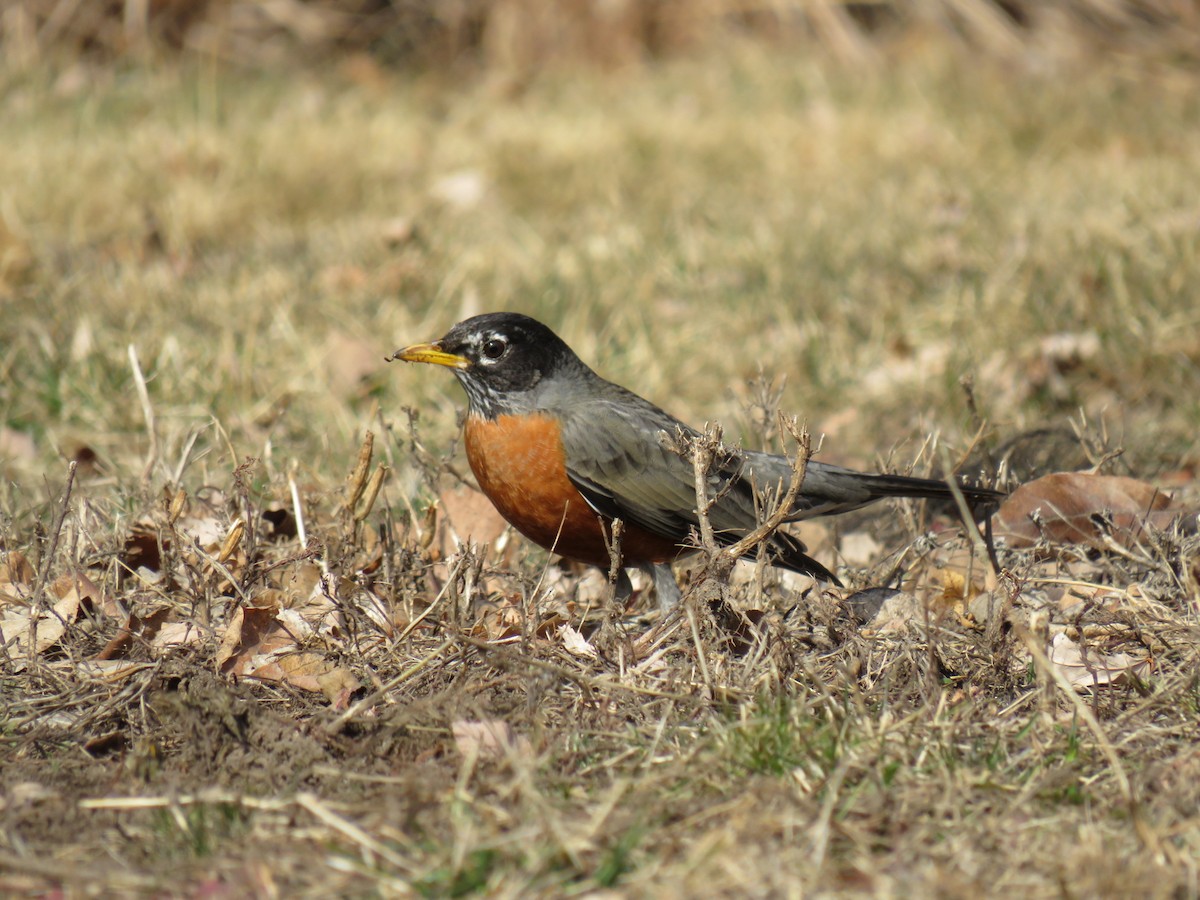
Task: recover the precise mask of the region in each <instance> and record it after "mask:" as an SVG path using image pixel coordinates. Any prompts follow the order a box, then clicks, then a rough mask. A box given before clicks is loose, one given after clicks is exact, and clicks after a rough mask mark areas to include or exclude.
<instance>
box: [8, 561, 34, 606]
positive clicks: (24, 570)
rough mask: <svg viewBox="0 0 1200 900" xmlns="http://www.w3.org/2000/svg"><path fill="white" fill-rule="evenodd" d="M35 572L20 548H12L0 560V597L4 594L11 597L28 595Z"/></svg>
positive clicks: (31, 591) (19, 597) (31, 590)
mask: <svg viewBox="0 0 1200 900" xmlns="http://www.w3.org/2000/svg"><path fill="white" fill-rule="evenodd" d="M36 578H37V573H36V572H34V571H33V566H32V565H31V564H30V562H29V560H28V559H26V558H25V554H24V553H22V552H21V551H20V550H13V551H12V552H11V553H9V554H8V555H7V556H5V557H4V561H3V562H0V598H2V597H4V596H5V595H7V596H9V597H11V598H12V599H17V600H19V599H21V598H23V597H28V596H30V595H31V594H32V593H33V582H34V580H35V579H36Z"/></svg>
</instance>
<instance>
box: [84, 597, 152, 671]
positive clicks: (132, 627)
mask: <svg viewBox="0 0 1200 900" xmlns="http://www.w3.org/2000/svg"><path fill="white" fill-rule="evenodd" d="M170 614H171V610H170V608H169V607H166V606H160V607H159V608H158V609H155V610H152V611H150V612H149V613H146V615H144V616H138V615H135V614H134V613H130V614H129V618H128V619H126V621H125V624H124V625H122V626H121V628H120V629H119V630H118V631H117V634H116V636H115V637H114V638H113V639H112V640H111V641H109V642H108V643H107V644H106V645H105V647H104V649H103V650H101V651H100V652H99V653H97V654H96V656H95V657H94V660H95V661H105V660H113V659H122V658H124V657H125V655H126V654H127V653H128V652H129V650H130V649H131V648H132V647H133V645H134V644H135V643H136V642H139V641H140V642H142V643H145V644H151V643H153V642H154V639H155V638H156V637H157V636H158V633H159V629H161V628H162V626H163V625H164V624H165V623H166V621H167V617H168V616H169V615H170Z"/></svg>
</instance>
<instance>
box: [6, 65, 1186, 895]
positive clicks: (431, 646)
mask: <svg viewBox="0 0 1200 900" xmlns="http://www.w3.org/2000/svg"><path fill="white" fill-rule="evenodd" d="M1198 88H1200V84H1198V82H1197V78H1196V75H1195V73H1193V72H1190V71H1187V70H1186V69H1184V68H1176V67H1172V66H1170V65H1164V64H1156V65H1150V64H1139V63H1138V61H1137V60H1136V59H1129V58H1125V57H1119V58H1118V57H1113V58H1105V57H1099V58H1097V59H1095V60H1094V61H1092V62H1091V63H1090V64H1089V65H1087V66H1085V67H1082V68H1081V69H1078V70H1070V71H1063V72H1058V71H1041V72H1038V71H1036V70H1035V69H1032V68H1029V67H1023V66H1017V65H1015V64H1001V63H997V62H987V61H983V60H980V59H972V58H969V57H968V56H967V55H966V54H964V53H963V52H961V51H953V50H950V49H946V48H944V47H940V46H938V45H936V44H919V45H914V46H912V47H910V48H908V50H906V51H897V52H896V53H895V54H894V55H889V56H887V57H886V58H884V59H883V60H882V61H881V63H880V65H878V66H877V67H876V68H874V69H872V70H869V71H866V72H863V71H858V70H850V69H848V68H846V67H843V66H839V65H836V64H833V63H828V62H822V61H821V60H820V59H819V58H816V57H811V56H809V57H807V58H806V57H805V55H803V54H797V53H795V52H787V53H785V52H783V51H768V50H764V49H763V48H762V47H761V46H753V45H744V46H743V45H741V44H739V43H737V42H733V43H731V44H730V46H728V47H726V48H725V49H724V51H723V52H721V53H719V54H712V55H705V56H702V57H699V58H695V59H690V60H689V59H684V60H677V61H673V62H664V63H660V64H657V65H654V66H644V67H637V68H633V69H628V70H620V71H615V72H606V73H598V72H595V71H558V72H553V71H551V72H547V73H545V74H543V75H542V76H540V77H539V78H537V79H534V80H532V81H531V82H530V83H528V84H523V85H520V86H519V89H518V87H516V86H514V85H511V84H506V83H502V82H498V81H493V80H489V79H487V78H483V79H480V80H479V81H478V82H475V83H471V84H467V85H462V84H456V85H452V84H449V83H447V81H446V80H445V79H439V78H435V77H429V76H427V77H414V76H404V75H400V74H397V73H394V72H391V71H389V70H386V69H383V68H380V67H378V66H376V65H375V64H373V63H371V62H370V61H368V60H366V59H365V58H357V57H355V58H349V59H347V60H345V61H344V62H342V63H340V64H336V65H333V64H331V65H330V66H329V67H328V68H323V69H319V70H317V69H296V70H288V71H280V72H275V73H271V74H251V73H246V72H238V71H235V70H229V69H225V68H223V67H220V66H218V65H215V64H205V63H197V62H193V63H189V64H179V65H159V66H150V65H143V66H135V65H130V64H112V65H105V66H89V65H88V64H86V63H83V62H64V63H62V64H61V65H57V66H52V65H47V66H44V67H40V68H35V69H31V70H27V71H24V72H20V73H18V72H11V71H10V72H6V73H3V74H0V133H3V135H4V150H3V152H2V153H0V308H2V314H0V469H2V473H3V476H4V477H3V480H2V482H0V627H3V628H4V629H5V633H4V642H5V651H4V652H3V654H0V696H2V697H3V710H2V711H0V771H2V772H3V777H2V779H0V888H2V889H3V890H4V891H5V892H13V893H24V894H29V895H40V894H42V893H45V892H48V891H52V890H54V889H56V888H61V889H63V890H64V891H65V893H66V895H67V896H77V895H87V894H111V893H116V894H153V895H156V896H164V895H166V896H175V895H179V896H198V895H201V894H204V895H206V896H262V897H273V896H318V895H320V896H329V895H334V894H343V895H352V896H370V895H376V894H379V895H392V894H400V895H405V894H419V895H423V896H469V895H473V894H474V895H487V896H518V895H519V896H529V895H541V896H561V895H592V896H595V895H607V896H690V895H695V896H717V895H724V896H801V895H805V894H816V893H824V894H866V895H881V896H952V897H957V896H978V895H979V894H980V893H986V894H998V893H1001V892H1019V893H1020V895H1021V896H1072V897H1088V896H1101V895H1110V896H1117V895H1124V896H1131V895H1139V896H1162V897H1189V896H1196V895H1197V893H1198V892H1200V887H1198V885H1200V872H1198V864H1200V815H1198V811H1197V809H1198V801H1200V789H1198V788H1197V785H1198V784H1200V751H1198V750H1197V746H1196V735H1197V725H1198V721H1197V719H1198V715H1200V689H1198V682H1197V676H1196V671H1197V662H1198V660H1200V653H1198V648H1200V631H1198V627H1200V622H1198V620H1197V615H1198V608H1200V607H1198V605H1197V604H1200V589H1198V588H1197V577H1198V575H1200V570H1198V559H1200V556H1198V552H1197V551H1198V543H1197V539H1196V538H1195V536H1194V535H1188V534H1186V533H1183V532H1180V531H1178V530H1175V531H1166V532H1162V533H1158V532H1156V533H1155V534H1154V535H1151V536H1149V537H1146V538H1145V540H1143V541H1141V542H1139V543H1138V544H1137V545H1136V546H1126V545H1122V544H1120V543H1119V542H1118V543H1116V544H1114V543H1113V542H1111V541H1110V542H1108V544H1106V545H1105V547H1106V548H1107V552H1094V548H1086V547H1085V548H1080V547H1076V546H1072V545H1054V544H1047V543H1046V542H1043V543H1042V544H1040V545H1039V546H1038V547H1037V548H1035V550H1029V551H1024V552H1016V551H1009V552H1007V553H1004V554H1002V556H1001V562H1002V563H1003V564H1004V567H1005V570H1004V572H1002V573H1001V575H1000V576H998V577H997V576H996V575H994V574H989V573H986V572H985V570H986V566H985V565H984V564H983V561H982V558H981V557H978V555H977V554H973V552H972V548H971V544H970V542H969V541H968V540H967V539H966V538H965V537H964V536H963V535H962V534H961V530H960V529H959V528H957V527H956V526H955V525H954V523H953V521H952V520H951V519H948V518H945V517H944V516H936V515H934V513H933V512H932V511H929V510H925V509H923V508H921V507H919V506H916V505H913V504H905V505H902V506H901V505H893V506H890V507H880V508H878V509H877V510H875V511H873V512H872V513H869V514H868V513H861V514H855V515H853V516H852V517H849V518H848V520H846V521H844V522H842V523H834V524H831V525H816V526H806V528H807V530H805V531H804V532H802V533H803V534H804V536H805V539H806V540H807V541H808V542H809V543H810V545H811V546H813V547H814V548H815V552H817V553H818V555H819V556H820V558H821V559H822V561H823V562H825V563H827V564H830V565H832V564H835V563H837V564H840V565H842V566H843V568H842V572H843V574H844V575H845V578H846V580H847V583H848V584H849V585H850V587H849V588H848V589H847V590H845V591H833V590H821V589H819V588H816V589H810V588H812V586H811V584H810V583H809V582H806V581H805V580H804V579H799V578H797V579H791V578H787V579H780V578H779V577H778V576H776V575H773V574H772V573H769V572H767V573H764V572H762V571H758V570H755V569H754V567H753V566H744V567H742V568H740V569H739V570H737V572H735V575H734V577H733V579H732V581H731V582H730V583H729V584H726V585H721V586H720V588H721V601H720V602H719V603H717V604H713V605H708V604H703V603H700V602H698V601H695V599H694V598H693V600H691V601H688V602H686V603H685V605H684V608H683V609H682V610H681V611H680V612H678V613H676V614H674V615H670V616H659V615H658V614H657V613H656V612H653V611H652V604H649V603H640V604H638V605H637V606H635V608H633V609H631V610H617V609H613V608H612V607H611V605H610V604H608V603H607V593H606V590H605V585H604V584H603V581H602V579H599V578H597V577H596V576H595V575H594V574H589V573H587V572H586V571H584V570H582V569H578V568H574V567H570V566H562V565H559V564H558V563H557V562H555V561H554V560H553V559H552V558H551V557H548V556H547V555H546V554H544V553H543V552H541V551H540V550H538V549H537V548H534V547H531V546H529V545H527V544H525V543H524V542H523V541H522V540H521V539H520V538H519V537H518V536H516V535H512V534H507V533H504V534H502V533H500V525H499V523H497V522H496V521H495V518H494V515H493V514H492V513H490V512H489V509H488V507H487V505H486V504H480V503H478V501H477V498H474V497H472V496H471V495H470V494H468V493H465V492H464V491H463V490H462V489H461V487H460V477H461V476H463V475H465V474H466V473H467V471H468V470H467V467H466V463H465V460H464V459H463V458H462V455H461V451H460V450H459V449H458V447H457V443H458V442H457V435H458V431H457V429H458V418H457V413H456V410H458V409H459V408H461V407H462V406H463V400H464V398H463V397H462V395H461V392H460V390H459V388H458V387H457V385H456V384H455V383H454V381H453V379H452V378H450V377H449V376H448V375H447V374H446V373H445V372H442V371H427V370H426V369H427V367H412V366H402V365H400V364H394V365H391V366H389V365H387V364H385V363H384V362H383V358H384V357H385V356H386V355H388V354H390V353H391V352H392V351H393V350H394V349H395V348H396V347H399V346H403V345H406V344H409V343H413V342H416V341H423V340H431V339H433V338H436V337H438V336H440V335H441V334H442V333H443V332H444V331H445V330H446V329H447V328H448V327H449V326H450V325H451V324H453V323H454V322H456V321H458V320H459V319H461V318H463V317H464V316H466V315H469V314H473V313H476V312H483V311H488V310H495V309H512V310H517V311H521V312H525V313H529V314H532V315H535V316H537V317H539V318H542V319H543V320H545V321H546V322H548V323H549V324H551V325H552V326H553V327H554V328H555V329H556V330H557V331H559V333H560V334H562V336H563V337H564V338H565V339H566V340H567V341H568V342H569V343H570V344H571V345H572V346H573V347H574V348H575V349H576V350H577V351H578V352H579V354H580V355H581V356H582V357H583V358H584V359H585V360H587V361H589V362H590V363H592V364H593V365H594V366H595V368H597V369H598V370H599V371H600V372H601V374H603V375H605V376H607V377H609V378H611V379H613V380H615V381H618V382H620V383H623V384H626V385H628V386H630V387H632V388H634V389H636V390H637V391H639V392H640V393H642V394H643V395H645V396H647V397H649V398H651V399H653V400H655V401H656V402H658V403H660V404H661V405H663V406H665V407H667V408H668V409H670V410H671V411H672V412H674V413H676V414H677V415H679V416H681V417H682V418H684V419H686V420H688V421H690V422H692V423H694V424H698V425H699V424H702V423H704V422H705V421H720V422H723V423H724V424H725V425H726V428H727V431H726V434H727V436H728V437H730V438H731V439H734V440H739V441H742V442H744V443H746V444H747V445H753V446H761V445H767V444H770V445H774V446H777V447H778V446H781V444H780V442H779V436H778V434H777V430H776V429H775V427H774V418H773V413H774V410H775V409H776V408H778V409H780V410H782V411H783V412H786V413H791V414H796V415H799V416H800V417H801V418H803V419H805V420H806V421H807V422H808V423H809V426H810V427H811V428H812V430H813V432H814V433H815V434H817V435H823V439H822V442H821V447H820V452H819V455H820V458H822V459H825V460H828V461H832V462H839V463H843V464H847V465H852V466H855V467H859V468H867V469H879V470H882V469H888V470H893V471H908V470H909V469H912V470H914V471H916V472H917V473H920V474H924V473H928V472H930V471H936V470H941V469H942V467H943V466H944V464H945V462H946V461H947V460H948V461H950V462H951V463H957V462H960V461H961V460H962V459H963V458H964V457H968V456H969V457H970V462H969V464H968V468H971V467H972V466H975V467H979V466H982V468H984V469H986V468H987V466H986V464H982V463H979V460H980V459H986V458H987V456H988V454H991V455H993V456H995V455H999V454H1001V453H1003V452H1005V451H1006V450H1008V449H1012V447H1011V444H1012V442H1013V441H1014V439H1021V441H1020V442H1019V452H1018V455H1017V456H1014V457H1013V458H1012V465H1013V467H1014V469H1016V470H1017V471H1018V474H1021V475H1023V476H1032V475H1036V474H1044V473H1045V472H1048V471H1055V470H1058V469H1074V468H1086V467H1090V466H1093V465H1099V466H1100V467H1101V470H1102V471H1103V472H1106V473H1111V474H1120V475H1128V476H1132V477H1134V478H1137V479H1140V480H1143V481H1146V482H1149V483H1152V484H1156V485H1160V486H1164V487H1166V488H1168V489H1170V490H1172V491H1173V492H1174V493H1175V494H1176V496H1177V499H1179V500H1180V502H1181V504H1182V505H1183V506H1184V507H1186V508H1191V509H1194V508H1195V503H1196V499H1197V497H1198V496H1200V492H1198V491H1197V489H1196V487H1195V483H1194V471H1195V467H1196V465H1197V463H1198V462H1200V442H1198V434H1200V430H1198V424H1200V306H1198V304H1197V302H1196V290H1197V289H1196V285H1197V284H1198V283H1200V200H1198V199H1197V198H1200V90H1198ZM367 432H372V433H373V434H374V445H373V449H372V455H371V457H370V459H369V461H368V460H367V459H366V457H365V455H362V454H360V447H361V446H362V444H363V441H364V436H365V435H366V433H367ZM984 451H986V452H984ZM72 461H74V463H75V470H74V472H73V475H71V474H69V472H68V468H69V465H70V463H71V462H72ZM360 462H361V464H360ZM381 466H382V467H383V468H380V467H381ZM356 467H357V472H356ZM376 472H378V473H380V475H379V477H382V482H380V483H378V484H375V483H370V479H371V478H372V476H373V474H374V473H376ZM68 486H69V491H68ZM376 486H378V487H379V493H378V495H377V497H374V499H372V494H373V491H374V488H375V487H376ZM439 499H440V502H439V503H438V504H436V506H435V505H434V501H435V500H439ZM238 522H240V523H241V525H240V526H239V525H238V524H237V523H238ZM301 536H303V537H304V538H306V539H307V546H306V545H305V544H304V543H303V542H302V540H301ZM467 537H471V538H475V539H476V541H483V543H472V542H466V543H463V545H462V546H459V540H458V539H459V538H463V539H465V538H467ZM743 569H744V571H743ZM693 578H695V576H693ZM686 580H687V579H685V581H686ZM885 584H887V585H899V586H901V587H903V588H904V594H903V595H901V596H902V597H908V598H911V599H912V601H913V605H912V606H910V607H907V608H906V609H907V612H905V608H900V609H899V611H898V612H897V611H896V609H895V608H892V607H888V608H886V609H885V611H884V612H883V613H881V614H880V617H876V618H874V619H871V618H870V617H869V616H865V615H864V614H863V613H862V611H861V610H860V609H859V606H858V605H857V604H856V603H855V602H853V601H852V602H846V600H847V597H849V596H850V595H851V594H852V593H853V592H854V591H855V590H858V589H862V588H867V587H876V586H882V585H885ZM954 585H958V587H955V586H954ZM31 609H32V610H33V611H34V612H35V613H36V614H37V615H35V616H34V617H33V618H34V620H35V621H36V622H37V628H36V634H33V633H30V631H29V627H28V623H29V621H30V610H31ZM889 610H890V612H889ZM889 615H890V618H889ZM864 619H866V621H864ZM22 623H24V624H22ZM14 629H15V630H14ZM1059 636H1063V639H1064V640H1069V641H1071V642H1073V643H1074V644H1078V645H1079V646H1080V647H1082V649H1083V652H1084V656H1085V658H1086V656H1087V653H1088V652H1091V653H1092V654H1093V660H1094V659H1096V658H1100V659H1103V660H1109V661H1115V660H1117V659H1118V658H1121V659H1125V658H1128V659H1131V660H1136V661H1138V665H1137V666H1132V665H1131V666H1128V667H1124V668H1122V671H1121V673H1120V674H1119V675H1117V676H1115V677H1113V679H1112V683H1111V684H1100V685H1097V684H1096V683H1095V682H1094V681H1093V682H1092V683H1090V684H1085V685H1082V686H1079V689H1075V688H1076V687H1077V686H1078V685H1077V684H1076V683H1075V682H1072V681H1071V679H1070V677H1069V676H1070V672H1069V671H1068V669H1069V667H1068V666H1066V665H1065V664H1061V663H1058V664H1056V663H1054V662H1051V661H1050V659H1049V657H1048V654H1049V653H1050V651H1049V650H1048V643H1047V642H1048V641H1050V640H1051V639H1052V638H1053V639H1058V638H1059ZM1122 653H1123V654H1125V657H1119V654H1122ZM1145 660H1149V662H1148V663H1143V661H1145ZM1112 665H1113V666H1114V667H1119V666H1118V664H1117V663H1116V662H1112ZM1076 668H1077V669H1078V667H1076ZM1085 680H1086V679H1085Z"/></svg>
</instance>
